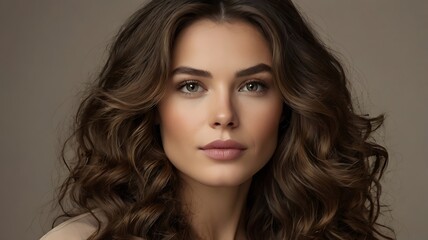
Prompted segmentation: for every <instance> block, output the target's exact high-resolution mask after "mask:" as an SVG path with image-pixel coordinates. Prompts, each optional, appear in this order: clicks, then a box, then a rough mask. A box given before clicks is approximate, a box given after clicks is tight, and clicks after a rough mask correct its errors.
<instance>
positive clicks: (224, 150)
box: [199, 140, 247, 161]
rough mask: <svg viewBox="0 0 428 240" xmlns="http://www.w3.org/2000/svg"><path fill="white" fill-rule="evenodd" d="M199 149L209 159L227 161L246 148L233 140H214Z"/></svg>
mask: <svg viewBox="0 0 428 240" xmlns="http://www.w3.org/2000/svg"><path fill="white" fill-rule="evenodd" d="M199 149H200V150H201V151H202V152H203V153H204V154H205V155H206V156H207V157H209V158H211V159H214V160H223V161H227V160H234V159H237V158H239V157H240V156H241V155H242V154H243V153H244V151H245V150H246V149H247V148H246V147H245V146H244V145H243V144H241V143H239V142H236V141H234V140H226V141H223V140H216V141H213V142H211V143H208V144H207V145H205V146H203V147H200V148H199Z"/></svg>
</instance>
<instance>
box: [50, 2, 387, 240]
mask: <svg viewBox="0 0 428 240" xmlns="http://www.w3.org/2000/svg"><path fill="white" fill-rule="evenodd" d="M382 121H383V117H382V116H379V117H376V118H369V117H366V116H360V115H358V114H356V113H355V112H354V110H353V107H352V102H351V96H350V93H349V91H348V89H347V79H346V76H345V74H344V71H343V69H342V67H341V65H340V63H339V62H338V60H337V59H336V58H335V57H334V56H333V55H332V54H331V53H329V51H328V50H327V49H326V47H325V46H324V45H323V44H322V43H321V42H320V40H318V39H317V38H316V36H315V35H314V34H313V32H312V31H311V30H310V29H309V27H308V25H307V24H306V23H305V22H304V20H303V19H302V17H301V16H300V15H299V13H298V11H297V10H296V8H295V6H294V5H293V3H292V2H291V1H279V0H269V1H266V0H263V1H261V0H260V1H256V0H223V1H208V0H178V1H168V0H157V1H151V2H149V3H148V4H147V5H146V6H144V7H143V8H142V9H140V10H139V11H137V12H136V13H135V14H134V15H133V16H132V17H131V19H130V20H129V21H128V22H127V23H126V24H125V25H124V27H123V28H122V29H121V31H120V33H119V35H118V36H117V39H116V41H115V43H114V44H113V46H112V48H111V50H110V55H109V59H108V60H107V63H106V64H105V66H104V68H103V70H102V71H101V73H100V75H99V78H98V81H97V82H96V83H95V84H94V86H93V87H92V88H91V89H90V91H89V94H88V95H87V98H86V99H85V100H84V101H83V102H82V104H81V106H80V108H79V110H78V113H77V116H76V122H75V131H74V134H73V135H72V137H71V138H70V139H69V141H68V143H73V146H74V147H75V149H74V151H75V153H76V155H75V158H74V159H68V160H66V163H67V164H68V166H69V168H70V175H69V177H68V178H67V179H66V181H65V182H64V184H63V185H62V187H61V189H60V194H59V203H60V205H61V206H62V209H64V216H66V217H69V218H70V219H69V220H67V221H66V222H65V223H62V224H61V225H59V226H57V227H56V228H54V229H53V230H52V231H51V232H50V233H48V234H47V235H46V236H45V237H44V238H42V239H45V240H51V239H65V238H66V237H68V238H70V239H133V238H136V239H138V238H141V239H150V240H151V239H392V238H391V237H388V236H387V235H386V234H384V232H383V231H382V230H383V229H379V227H382V225H381V224H378V223H377V219H378V216H379V213H380V203H379V197H380V195H379V194H380V184H379V179H380V178H381V176H382V173H383V171H384V169H385V166H386V164H387V159H388V155H387V152H386V150H385V149H384V148H383V147H382V146H379V145H377V144H375V143H373V142H371V141H370V135H371V133H372V132H373V131H374V130H375V129H376V128H378V127H379V126H380V125H381V124H382ZM66 146H67V144H66ZM64 159H65V158H64ZM67 200H70V201H69V203H70V205H67V206H65V203H66V202H67ZM67 203H68V202H67Z"/></svg>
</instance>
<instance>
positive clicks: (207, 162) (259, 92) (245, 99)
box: [158, 20, 283, 186]
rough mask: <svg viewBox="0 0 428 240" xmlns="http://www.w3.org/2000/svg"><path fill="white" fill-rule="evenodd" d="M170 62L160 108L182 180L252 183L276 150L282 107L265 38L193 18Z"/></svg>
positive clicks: (241, 25)
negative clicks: (166, 86) (169, 74)
mask: <svg viewBox="0 0 428 240" xmlns="http://www.w3.org/2000/svg"><path fill="white" fill-rule="evenodd" d="M172 60H173V62H172V69H171V71H172V76H171V78H170V79H169V86H168V90H167V92H166V95H165V97H164V98H163V99H162V101H161V102H160V103H159V105H158V110H159V114H160V129H161V137H162V142H163V147H164V150H165V153H166V155H167V156H168V158H169V160H170V161H171V163H172V164H173V165H174V166H175V167H176V168H177V169H178V170H179V171H180V173H181V177H183V179H184V180H185V181H196V182H198V183H201V184H204V185H209V186H238V185H240V184H242V183H245V182H247V181H250V180H251V177H252V176H253V175H254V174H255V173H256V172H257V171H259V170H260V169H261V168H262V167H263V166H264V165H265V164H266V163H267V162H268V161H269V159H270V158H271V156H272V154H273V152H274V150H275V148H276V144H277V134H278V125H279V120H280V117H281V111H282V104H283V103H282V100H281V96H280V93H279V91H278V90H277V89H276V88H275V87H274V80H273V78H272V73H271V69H270V68H271V66H272V56H271V53H270V50H269V45H268V43H267V41H266V40H265V39H264V37H263V36H262V34H261V33H259V31H258V30H257V29H256V28H255V27H253V26H252V25H249V24H247V23H245V22H241V21H235V22H232V23H215V22H212V21H210V20H199V21H196V22H195V23H193V24H191V25H190V26H189V27H187V28H185V29H184V30H183V31H182V32H181V33H180V34H179V36H178V37H177V39H176V41H175V45H174V50H173V59H172ZM216 141H217V142H216ZM210 143H211V144H210Z"/></svg>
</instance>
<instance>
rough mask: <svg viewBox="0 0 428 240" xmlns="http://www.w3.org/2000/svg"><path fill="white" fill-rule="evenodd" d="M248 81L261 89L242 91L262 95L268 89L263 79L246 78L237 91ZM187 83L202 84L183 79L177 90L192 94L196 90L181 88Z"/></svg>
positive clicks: (198, 85) (199, 85)
mask: <svg viewBox="0 0 428 240" xmlns="http://www.w3.org/2000/svg"><path fill="white" fill-rule="evenodd" d="M250 83H253V84H256V85H257V86H258V87H260V88H261V90H258V91H244V92H251V93H254V94H257V95H262V94H263V93H265V92H266V91H267V89H268V85H267V84H266V83H265V82H264V81H262V80H258V79H251V80H248V81H246V82H244V83H243V84H242V86H241V87H240V88H239V92H243V91H241V89H242V88H244V87H246V86H247V84H250ZM189 84H194V85H196V86H197V87H200V88H203V87H202V84H201V83H200V82H199V81H196V80H184V81H182V82H180V83H179V84H178V86H177V90H178V91H180V92H181V93H183V94H185V95H193V94H195V93H197V92H198V91H196V92H185V91H183V90H182V89H183V88H184V87H186V86H187V85H189Z"/></svg>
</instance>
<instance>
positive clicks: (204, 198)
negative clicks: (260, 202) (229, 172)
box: [181, 177, 251, 240]
mask: <svg viewBox="0 0 428 240" xmlns="http://www.w3.org/2000/svg"><path fill="white" fill-rule="evenodd" d="M183 180H184V181H183V183H184V184H183V188H182V193H181V198H182V201H183V203H184V206H185V211H186V212H187V213H188V216H189V220H190V224H191V226H192V228H193V229H194V231H195V232H196V233H197V234H198V235H199V236H200V237H201V239H204V240H219V239H225V240H233V239H236V240H241V239H245V223H244V221H243V212H244V209H245V202H246V199H247V194H248V190H249V188H250V184H251V179H250V180H248V181H247V182H245V183H243V184H241V185H239V186H233V187H212V186H207V185H203V184H201V183H198V182H195V181H194V180H192V179H188V178H186V177H183Z"/></svg>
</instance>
